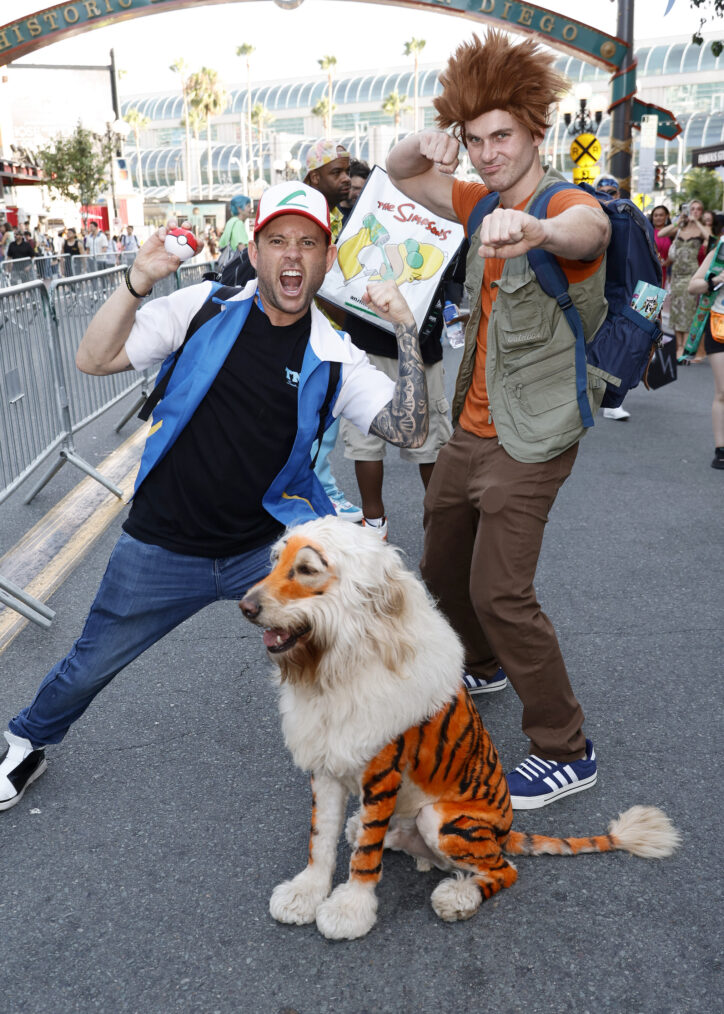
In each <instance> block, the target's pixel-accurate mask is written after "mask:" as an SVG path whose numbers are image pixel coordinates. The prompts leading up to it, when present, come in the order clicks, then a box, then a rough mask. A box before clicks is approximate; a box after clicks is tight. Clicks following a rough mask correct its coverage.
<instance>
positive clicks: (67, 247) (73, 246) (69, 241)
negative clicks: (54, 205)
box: [63, 226, 81, 257]
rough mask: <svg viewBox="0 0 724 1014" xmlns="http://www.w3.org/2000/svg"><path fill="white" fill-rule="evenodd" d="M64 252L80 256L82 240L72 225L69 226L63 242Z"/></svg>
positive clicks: (72, 255)
mask: <svg viewBox="0 0 724 1014" xmlns="http://www.w3.org/2000/svg"><path fill="white" fill-rule="evenodd" d="M63 253H64V254H68V255H69V256H71V257H80V254H81V249H80V241H79V239H78V236H77V234H76V231H75V229H73V228H72V227H71V226H69V227H68V229H67V230H66V233H65V240H64V242H63Z"/></svg>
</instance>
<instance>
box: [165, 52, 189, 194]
mask: <svg viewBox="0 0 724 1014" xmlns="http://www.w3.org/2000/svg"><path fill="white" fill-rule="evenodd" d="M188 69H189V68H188V65H187V63H186V61H185V60H184V58H183V57H182V56H180V57H179V58H178V59H177V60H175V61H174V62H173V63H172V64H171V66H170V67H169V70H171V71H173V73H174V74H178V76H179V77H180V78H181V98H182V99H183V104H184V113H183V118H182V120H181V122H182V123H183V125H184V128H185V131H186V175H187V176H189V177H190V176H191V137H190V135H189V126H190V121H189V97H188V77H189V75H188ZM192 182H193V181H192V180H191V179H188V180H187V185H188V191H189V194H190V193H191V184H192Z"/></svg>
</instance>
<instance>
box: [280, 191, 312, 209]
mask: <svg viewBox="0 0 724 1014" xmlns="http://www.w3.org/2000/svg"><path fill="white" fill-rule="evenodd" d="M306 196H307V195H306V193H305V192H304V191H303V190H295V191H294V193H293V194H288V195H287V196H286V197H284V198H282V200H281V201H279V204H278V205H277V207H278V208H284V207H286V206H287V205H289V204H291V203H292V201H294V198H295V197H306ZM297 207H300V208H306V207H307V205H306V203H304V204H298V205H297Z"/></svg>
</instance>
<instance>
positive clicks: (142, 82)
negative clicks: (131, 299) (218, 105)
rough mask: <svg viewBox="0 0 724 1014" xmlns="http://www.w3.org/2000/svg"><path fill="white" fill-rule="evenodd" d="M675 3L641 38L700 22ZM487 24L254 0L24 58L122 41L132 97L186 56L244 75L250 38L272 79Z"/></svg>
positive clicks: (95, 54) (94, 57) (112, 31)
mask: <svg viewBox="0 0 724 1014" xmlns="http://www.w3.org/2000/svg"><path fill="white" fill-rule="evenodd" d="M632 2H633V0H632ZM668 2H669V0H638V2H637V10H636V21H635V37H636V39H637V40H640V39H644V38H645V39H649V38H659V37H666V36H670V35H681V34H691V33H692V32H693V31H694V30H695V29H696V28H697V27H698V24H699V17H698V14H697V12H696V11H694V10H692V9H691V8H690V6H689V0H675V2H674V6H673V8H672V10H671V11H670V13H669V14H668V15H666V16H664V12H665V10H666V7H667V5H668ZM50 5H51V4H50V3H49V2H48V0H45V2H43V0H1V2H0V22H1V23H2V24H6V23H8V22H10V21H13V20H15V19H16V18H19V17H22V16H24V15H26V14H29V13H32V12H34V11H36V10H40V9H43V8H47V7H48V6H50ZM541 6H547V7H548V8H549V9H550V10H552V11H554V12H556V13H559V14H563V15H564V16H569V17H574V16H577V17H579V18H581V17H589V18H595V22H594V23H595V27H596V28H599V29H601V30H602V31H605V32H608V33H610V34H615V26H616V3H613V2H610V0H598V2H597V3H595V4H593V3H588V4H585V5H584V4H582V3H581V0H548V3H547V4H545V5H541ZM582 11H585V12H586V13H585V14H584V15H582ZM483 27H484V26H483V25H482V24H481V23H478V26H477V27H476V25H475V23H474V22H472V21H470V20H465V19H463V18H460V17H454V16H450V15H446V14H445V13H444V12H443V10H442V9H441V10H440V11H435V12H429V13H428V12H421V11H414V10H410V9H409V8H408V9H404V8H400V7H392V6H387V5H385V6H382V5H381V4H379V3H354V2H352V0H305V2H304V3H303V4H302V5H301V6H300V7H299V8H297V9H296V10H292V11H284V10H280V9H279V8H278V7H276V6H275V4H273V3H271V2H269V0H266V2H253V0H246V2H240V3H225V4H220V5H218V4H217V5H214V4H211V5H208V6H203V7H196V8H194V9H191V10H184V11H174V12H167V13H165V14H156V15H151V16H147V17H142V18H136V19H135V20H132V21H129V22H127V23H125V24H120V25H116V26H113V27H111V28H104V29H97V30H95V31H90V32H86V33H85V34H83V35H79V36H77V37H75V38H73V39H69V40H67V41H66V42H60V43H56V44H55V45H53V46H46V47H45V48H44V49H40V50H37V51H36V52H35V53H32V54H30V55H29V56H27V57H25V58H24V60H23V62H30V63H39V62H43V63H83V64H92V63H106V62H107V61H108V53H109V50H110V49H111V48H113V49H114V51H115V55H116V63H117V66H118V67H119V68H121V69H122V70H123V71H124V72H125V73H124V75H123V76H122V79H121V94H122V95H132V94H137V93H138V92H145V91H156V90H169V91H172V90H174V91H175V90H176V88H177V87H178V78H177V77H176V76H175V75H174V74H172V73H171V72H170V71H169V69H168V68H169V64H171V63H172V62H173V61H174V60H175V59H176V58H178V57H179V56H183V58H184V59H185V60H186V62H187V63H188V64H189V66H190V67H191V69H192V70H193V69H197V68H199V67H201V66H204V65H206V66H210V67H215V68H216V69H217V70H218V71H219V73H220V75H221V77H222V79H223V80H224V82H225V83H226V84H227V85H233V84H236V83H242V82H244V81H245V70H244V67H243V64H242V61H241V60H240V59H239V58H238V57H237V56H236V55H235V51H236V47H237V46H238V45H240V44H241V43H250V44H251V45H253V46H255V48H256V52H255V53H254V54H253V56H252V80H253V81H268V80H274V79H287V78H289V77H293V76H308V75H315V74H319V73H320V69H319V65H318V63H317V60H318V58H320V57H323V56H325V55H333V56H335V57H336V58H337V73H341V74H345V73H347V72H349V71H357V70H368V69H379V68H384V67H394V66H401V65H405V64H406V63H408V62H409V61H408V60H407V59H406V58H405V57H404V55H403V46H404V43H405V41H407V40H409V39H410V38H411V37H413V36H415V37H416V38H422V39H425V40H426V46H425V49H424V51H423V53H422V54H421V58H420V59H421V61H422V62H426V63H435V62H437V63H442V62H443V61H445V60H446V58H447V57H448V56H449V54H450V53H451V52H452V50H453V49H454V48H455V46H456V45H457V44H458V43H459V42H460V41H461V40H463V39H465V38H468V37H469V36H470V35H471V33H472V32H473V31H475V30H477V31H480V30H482V29H483ZM708 27H709V28H710V30H711V29H712V27H713V28H716V27H719V28H720V31H721V34H722V35H724V21H721V20H720V21H719V22H718V24H717V25H714V26H711V25H710V26H708Z"/></svg>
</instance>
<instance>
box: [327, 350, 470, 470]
mask: <svg viewBox="0 0 724 1014" xmlns="http://www.w3.org/2000/svg"><path fill="white" fill-rule="evenodd" d="M367 356H368V358H369V361H370V362H371V363H372V365H373V366H375V367H376V368H377V369H378V370H381V371H382V373H384V374H386V375H387V376H388V377H389V378H390V379H391V380H395V381H396V380H397V360H396V359H390V358H389V357H388V356H377V355H374V354H373V353H370V352H368V353H367ZM425 377H426V378H427V397H428V402H429V406H430V428H429V432H428V434H427V440H426V441H425V443H424V444H423V445H422V447H401V448H400V457H401V458H403V460H405V461H414V462H416V463H417V464H418V465H431V464H433V463H434V462H435V461H437V455H438V452H439V451H440V448H441V447H442V446H443V445H444V444H446V443H447V442H448V440H449V439H450V437H451V436H452V425H451V423H450V405H449V404H448V400H447V398H446V397H445V371H444V370H443V366H442V360H440V362H439V363H433V364H432V365H431V366H425ZM340 432H341V434H342V439H343V440H344V456H345V458H349V459H350V460H351V461H382V459H383V458H384V456H385V452H386V449H387V443H388V442H387V441H386V440H383V439H382V437H378V436H375V435H374V434H373V433H369V434H367V435H365V434H364V433H362V432H360V430H359V429H358V428H357V427H356V426H355V425H354V423H351V422H349V421H348V420H347V419H342V424H341V427H340Z"/></svg>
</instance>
